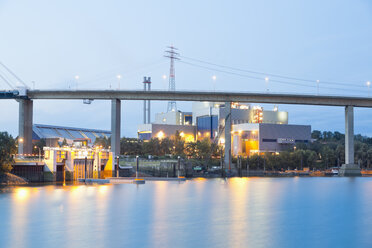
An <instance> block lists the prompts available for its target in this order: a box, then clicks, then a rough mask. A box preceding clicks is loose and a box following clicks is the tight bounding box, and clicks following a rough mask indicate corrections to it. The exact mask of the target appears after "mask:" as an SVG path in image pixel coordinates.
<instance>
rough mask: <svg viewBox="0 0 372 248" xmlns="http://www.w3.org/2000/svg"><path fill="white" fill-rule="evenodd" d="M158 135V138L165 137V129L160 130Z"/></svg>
mask: <svg viewBox="0 0 372 248" xmlns="http://www.w3.org/2000/svg"><path fill="white" fill-rule="evenodd" d="M156 137H157V138H158V139H162V138H164V133H163V131H160V132H158V134H157V135H156Z"/></svg>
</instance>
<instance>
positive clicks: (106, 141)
mask: <svg viewBox="0 0 372 248" xmlns="http://www.w3.org/2000/svg"><path fill="white" fill-rule="evenodd" d="M110 144H111V137H110V138H105V137H104V138H97V139H96V140H95V141H94V145H95V146H102V147H103V148H105V149H109V147H110Z"/></svg>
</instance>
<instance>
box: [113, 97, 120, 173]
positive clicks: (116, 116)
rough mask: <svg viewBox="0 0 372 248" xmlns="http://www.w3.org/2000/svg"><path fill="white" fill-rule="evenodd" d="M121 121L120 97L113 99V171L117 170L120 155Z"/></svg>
mask: <svg viewBox="0 0 372 248" xmlns="http://www.w3.org/2000/svg"><path fill="white" fill-rule="evenodd" d="M120 123H121V102H120V100H119V99H112V100H111V152H112V171H114V170H115V162H116V156H119V155H120Z"/></svg>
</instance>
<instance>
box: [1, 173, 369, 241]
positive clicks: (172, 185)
mask: <svg viewBox="0 0 372 248" xmlns="http://www.w3.org/2000/svg"><path fill="white" fill-rule="evenodd" d="M371 193H372V178H232V179H229V180H222V179H213V180H205V179H195V180H191V181H186V182H182V183H178V182H146V184H145V185H132V184H123V185H100V186H85V185H75V186H63V187H62V186H42V187H15V188H3V189H2V193H0V219H1V222H0V241H1V242H0V247H129V246H130V247H193V248H194V247H247V246H250V247H335V246H339V247H372V217H371V213H372V194H371Z"/></svg>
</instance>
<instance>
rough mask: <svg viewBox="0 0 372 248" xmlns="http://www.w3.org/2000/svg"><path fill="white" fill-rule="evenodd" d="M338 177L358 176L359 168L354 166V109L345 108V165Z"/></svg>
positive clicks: (351, 107)
mask: <svg viewBox="0 0 372 248" xmlns="http://www.w3.org/2000/svg"><path fill="white" fill-rule="evenodd" d="M339 175H340V176H360V175H361V173H360V168H359V166H358V165H356V164H354V107H353V106H346V107H345V164H343V165H342V166H341V168H340V171H339Z"/></svg>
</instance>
